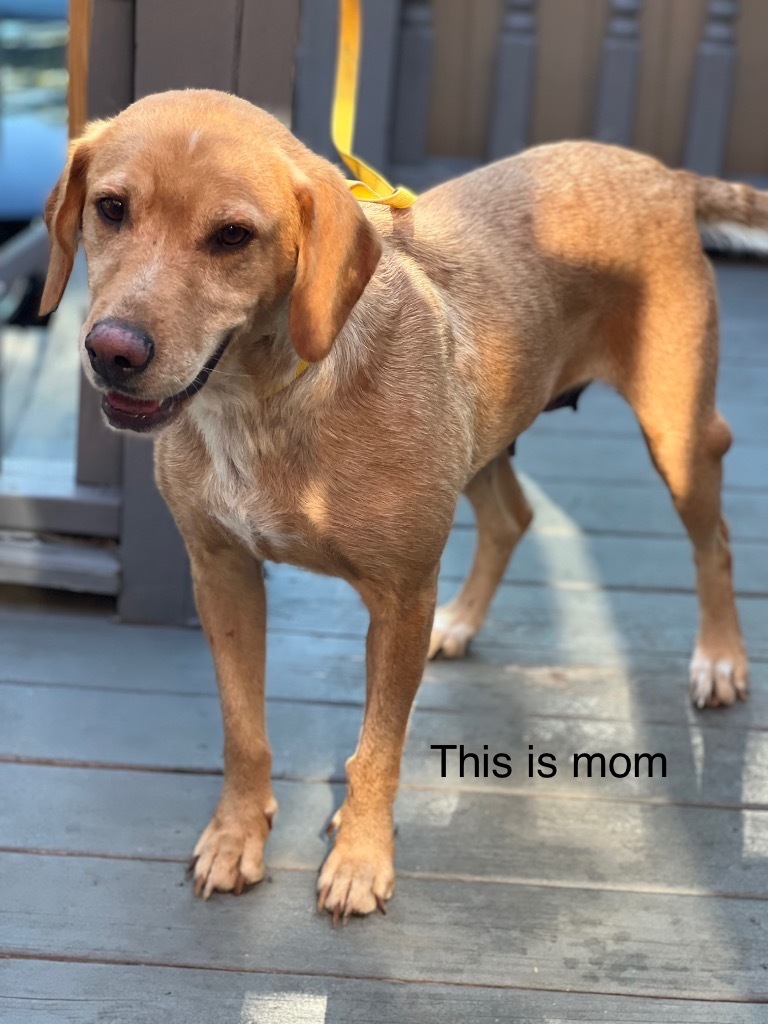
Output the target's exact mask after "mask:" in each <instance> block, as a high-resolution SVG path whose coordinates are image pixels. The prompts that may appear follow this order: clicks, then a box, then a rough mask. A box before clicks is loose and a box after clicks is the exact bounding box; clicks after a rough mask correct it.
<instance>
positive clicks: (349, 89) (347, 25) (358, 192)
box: [265, 0, 416, 398]
mask: <svg viewBox="0 0 768 1024" xmlns="http://www.w3.org/2000/svg"><path fill="white" fill-rule="evenodd" d="M361 28H362V17H361V13H360V0H339V46H338V51H337V53H336V84H335V86H334V92H333V112H332V114H331V138H332V139H333V144H334V146H335V147H336V149H337V150H338V153H339V156H340V157H341V159H342V160H343V161H344V163H345V164H346V165H347V167H348V168H349V169H350V171H352V173H353V174H354V175H356V179H355V180H353V181H347V184H348V185H349V189H350V191H351V193H352V195H353V196H354V197H355V199H357V200H359V201H360V202H361V203H381V204H383V205H385V206H394V207H395V208H396V209H398V210H403V209H405V208H406V207H407V206H412V205H413V204H414V203H415V202H416V195H415V194H414V193H413V192H411V190H410V189H407V188H405V187H404V186H402V185H399V186H398V187H397V188H393V187H392V185H390V183H389V182H388V181H387V179H386V178H382V176H381V175H380V174H379V173H378V172H377V171H374V169H373V168H372V167H369V166H368V164H367V163H366V162H365V161H364V160H361V159H360V157H358V156H355V155H354V153H353V152H352V140H353V138H354V133H355V112H356V109H357V81H358V74H359V69H360V42H361V35H362V33H361ZM309 366H310V364H309V363H308V362H306V361H305V360H304V359H302V360H300V361H299V362H298V363H297V365H296V369H295V371H294V374H293V377H292V378H291V379H290V380H289V381H288V383H287V384H281V385H280V387H278V388H275V389H274V390H273V391H270V392H269V393H268V394H267V395H265V397H266V398H271V397H272V395H277V394H279V393H280V392H281V391H285V389H286V388H287V387H290V385H291V384H293V382H294V381H295V380H298V378H299V377H301V375H302V374H303V373H306V371H307V370H308V369H309Z"/></svg>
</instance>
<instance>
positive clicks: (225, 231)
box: [216, 224, 252, 249]
mask: <svg viewBox="0 0 768 1024" xmlns="http://www.w3.org/2000/svg"><path fill="white" fill-rule="evenodd" d="M251 237H252V232H250V231H249V230H248V228H244V227H242V225H240V224H227V226H226V227H225V228H222V229H221V230H220V231H218V232H217V233H216V241H217V242H218V243H219V245H223V246H226V247H227V248H228V249H234V248H236V247H237V246H240V245H245V243H246V242H248V241H249V240H250V239H251Z"/></svg>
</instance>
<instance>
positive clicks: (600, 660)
mask: <svg viewBox="0 0 768 1024" xmlns="http://www.w3.org/2000/svg"><path fill="white" fill-rule="evenodd" d="M455 589H456V588H455V585H454V584H451V583H441V585H440V588H439V595H440V600H446V599H447V598H448V597H450V596H452V594H453V593H454V591H455ZM269 607H270V616H271V622H272V626H273V629H275V630H277V629H286V630H295V629H301V630H302V631H308V632H313V633H327V634H336V635H347V636H352V635H360V636H362V635H363V634H364V632H365V629H366V624H367V618H366V615H365V612H364V609H363V606H362V603H361V602H360V601H359V599H358V597H357V595H356V594H355V593H354V591H352V589H351V588H350V587H348V586H347V585H346V584H345V583H343V582H342V581H340V580H334V579H322V578H320V577H316V578H315V577H308V576H307V574H306V573H302V572H300V571H299V570H295V569H289V568H287V567H284V566H281V567H279V568H276V569H275V570H274V571H273V573H272V577H271V580H270V591H269ZM740 609H741V618H742V625H743V627H744V632H745V636H746V638H747V643H748V646H749V649H750V650H751V653H752V657H753V658H755V659H759V660H765V659H766V658H768V630H766V627H765V623H766V621H768V600H766V599H764V598H757V597H755V598H742V600H741V603H740ZM695 620H696V601H695V598H694V597H693V595H691V594H675V593H667V594H664V595H663V596H662V595H659V594H655V593H647V592H643V591H621V590H617V591H613V592H612V593H610V594H609V595H606V594H604V593H603V592H600V591H590V590H578V591H577V590H568V589H562V590H556V589H552V588H545V587H527V586H520V587H509V588H507V589H505V590H504V591H503V599H499V600H497V601H496V602H495V603H494V604H493V605H492V606H491V611H490V614H489V617H488V620H487V622H486V625H485V627H484V629H483V631H482V633H481V635H480V636H479V637H478V649H483V647H484V646H486V645H487V646H491V645H496V644H498V645H501V646H504V647H508V648H511V649H513V650H514V651H515V660H525V659H526V653H533V652H534V651H536V652H541V651H543V650H547V651H548V652H549V655H548V657H549V658H550V659H554V660H558V659H564V661H565V662H567V663H570V664H605V663H606V662H612V663H615V662H616V661H617V660H623V659H624V658H625V657H626V656H627V655H638V656H643V657H645V656H648V655H670V654H685V653H687V652H688V651H689V649H690V646H691V639H692V636H693V632H694V629H695Z"/></svg>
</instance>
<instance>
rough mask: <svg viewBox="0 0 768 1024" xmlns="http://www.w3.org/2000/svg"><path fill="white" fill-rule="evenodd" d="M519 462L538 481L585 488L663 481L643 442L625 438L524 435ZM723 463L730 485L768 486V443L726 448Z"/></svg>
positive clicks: (520, 446) (517, 461) (763, 487)
mask: <svg viewBox="0 0 768 1024" xmlns="http://www.w3.org/2000/svg"><path fill="white" fill-rule="evenodd" d="M515 465H516V466H519V467H520V468H521V469H523V470H525V471H526V472H527V473H529V474H530V475H531V476H532V477H533V478H534V479H535V480H541V481H550V480H577V481H579V483H581V484H583V486H585V487H586V486H595V484H600V485H602V484H603V483H615V484H621V483H623V482H624V481H632V482H635V481H636V482H639V483H651V482H653V481H658V480H659V476H658V474H657V472H656V470H655V469H654V468H653V466H652V465H651V460H650V457H649V455H648V452H647V451H646V449H645V446H644V445H641V444H638V442H637V440H636V439H635V438H627V437H612V436H607V435H606V436H605V437H597V436H595V437H587V436H583V437H574V436H572V435H569V436H567V437H566V436H558V437H551V436H544V435H541V434H537V433H533V432H532V433H528V434H523V436H522V437H521V438H520V439H519V441H518V445H517V455H516V458H515ZM723 465H724V482H725V486H726V487H727V488H734V489H735V488H746V489H748V490H751V491H766V490H768V446H766V445H764V444H760V443H752V442H748V441H742V442H740V443H739V444H737V445H734V446H733V448H732V449H731V450H730V451H729V452H728V454H727V456H726V457H725V459H724V460H723Z"/></svg>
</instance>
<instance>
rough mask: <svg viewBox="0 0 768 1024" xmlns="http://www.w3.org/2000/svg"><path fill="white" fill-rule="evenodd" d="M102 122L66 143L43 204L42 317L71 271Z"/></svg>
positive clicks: (54, 303)
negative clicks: (46, 253) (47, 250)
mask: <svg viewBox="0 0 768 1024" xmlns="http://www.w3.org/2000/svg"><path fill="white" fill-rule="evenodd" d="M104 124H105V122H100V121H97V122H94V123H93V124H91V125H89V126H88V127H87V128H86V130H85V134H84V135H83V136H82V138H80V139H77V140H76V141H75V142H73V143H72V144H71V145H70V147H69V158H68V160H67V165H66V167H65V168H64V171H63V172H62V175H61V177H60V178H59V180H58V181H57V182H56V184H55V185H54V186H53V191H52V192H51V194H50V195H49V196H48V201H47V202H46V204H45V213H44V214H43V218H44V220H45V226H46V227H47V228H48V234H49V236H50V240H51V255H50V259H49V261H48V274H47V276H46V279H45V288H44V289H43V297H42V299H41V301H40V316H46V314H48V313H50V312H52V311H53V310H54V309H55V308H56V307H57V306H58V304H59V302H61V296H62V295H63V294H64V289H65V288H66V285H67V281H68V280H69V275H70V274H71V273H72V264H73V263H74V260H75V252H76V251H77V240H78V235H79V234H80V222H81V220H82V215H83V205H84V204H85V179H86V174H87V172H88V163H89V161H90V158H91V153H92V151H93V145H94V142H95V139H96V138H97V137H98V135H100V134H101V129H102V128H103V127H104Z"/></svg>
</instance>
